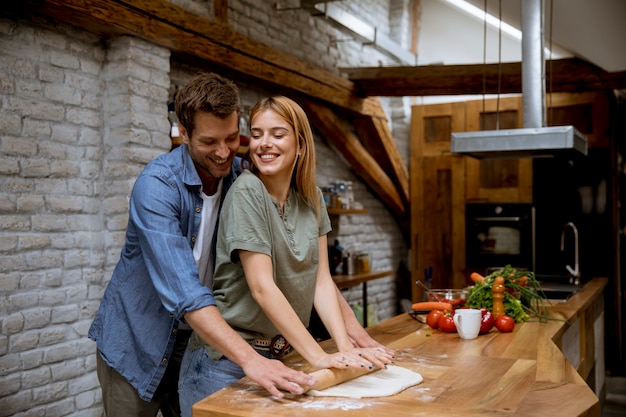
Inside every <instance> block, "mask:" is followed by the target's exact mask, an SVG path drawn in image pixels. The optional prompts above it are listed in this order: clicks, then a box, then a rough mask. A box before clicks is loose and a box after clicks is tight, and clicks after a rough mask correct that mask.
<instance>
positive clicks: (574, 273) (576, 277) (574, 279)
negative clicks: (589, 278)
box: [561, 222, 580, 285]
mask: <svg viewBox="0 0 626 417" xmlns="http://www.w3.org/2000/svg"><path fill="white" fill-rule="evenodd" d="M568 227H571V228H572V231H573V232H574V269H572V267H571V266H569V265H565V269H567V272H569V274H570V279H569V282H570V284H572V283H573V284H574V285H578V284H580V269H579V268H578V229H577V228H576V225H575V224H574V223H572V222H567V223H565V226H563V231H562V232H561V252H563V251H564V250H565V231H566V230H567V228H568Z"/></svg>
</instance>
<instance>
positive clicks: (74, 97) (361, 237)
mask: <svg viewBox="0 0 626 417" xmlns="http://www.w3.org/2000/svg"><path fill="white" fill-rule="evenodd" d="M173 2H175V3H176V4H178V5H182V6H184V7H188V8H189V9H190V10H192V11H195V12H196V13H198V14H203V15H205V16H208V17H210V16H211V7H212V2H202V1H193V0H175V1H174V0H173ZM281 3H282V1H281ZM390 3H398V2H397V1H382V0H381V1H376V0H367V1H363V2H356V1H344V2H341V4H343V5H345V7H347V8H349V10H350V11H351V12H352V13H355V14H358V15H359V16H360V17H362V18H368V19H373V18H374V16H380V15H384V16H391V13H390V11H389V7H390ZM273 4H274V2H266V1H251V0H247V1H246V0H232V1H229V6H230V9H229V19H230V22H229V24H230V25H231V26H232V27H233V28H235V29H236V30H238V31H241V32H242V33H245V34H247V35H249V36H253V37H255V38H256V39H258V40H259V41H261V42H264V43H267V44H269V45H270V46H272V47H275V48H277V49H281V50H284V51H286V52H289V53H292V54H294V55H296V56H298V58H300V59H303V60H310V61H311V62H313V63H315V64H316V65H319V66H322V67H324V68H325V69H327V70H329V71H332V72H335V73H339V70H338V67H341V66H346V67H349V66H359V65H368V66H370V65H378V63H379V62H384V63H390V62H391V61H390V58H389V57H388V56H386V55H385V54H383V53H381V52H378V51H376V50H375V49H373V48H371V47H369V46H365V45H361V44H360V43H358V42H333V39H346V38H348V35H347V34H345V33H343V32H341V31H340V30H338V29H337V28H336V27H333V26H331V25H329V24H328V23H327V22H325V20H324V19H323V18H317V17H312V16H310V15H309V14H308V13H307V12H304V11H289V12H280V15H279V16H280V18H277V13H276V11H275V10H274V5H273ZM393 15H395V16H399V17H397V19H405V18H406V16H403V15H402V13H398V10H397V8H396V9H395V12H394V13H393ZM393 19H395V18H392V20H389V21H387V20H385V19H383V20H384V21H383V22H381V27H383V28H385V29H388V28H389V27H390V26H393ZM302 28H310V30H311V31H315V33H317V34H318V36H310V35H307V34H306V32H307V31H306V30H303V29H302ZM303 33H305V34H304V35H303ZM394 36H395V35H394ZM398 36H401V34H398ZM399 41H400V40H399ZM0 45H2V48H0V231H1V233H2V239H0V415H16V416H26V415H29V416H71V415H76V416H101V415H102V408H101V405H100V398H101V394H100V388H99V385H98V381H97V378H96V375H95V355H94V351H95V345H94V343H93V342H91V341H90V340H89V339H88V338H87V336H86V335H87V331H88V328H89V325H90V324H91V320H92V318H93V315H94V314H95V311H96V309H97V308H98V305H99V301H100V298H101V296H102V294H103V291H104V288H105V286H106V283H107V282H108V280H109V278H110V275H111V272H112V269H113V267H114V266H115V263H116V262H117V260H118V258H119V252H120V249H121V245H122V243H123V239H124V232H125V229H126V222H127V210H128V195H129V192H130V189H131V187H132V184H133V183H134V181H135V179H136V176H137V174H138V173H139V172H140V170H141V169H142V168H143V166H145V164H146V163H147V162H148V161H150V160H151V159H153V158H154V157H155V156H157V155H158V154H161V153H163V152H167V150H168V149H169V147H170V142H169V137H168V132H169V122H168V119H167V106H166V105H167V103H168V101H169V100H170V99H171V97H172V96H173V94H174V92H175V90H176V87H177V86H179V85H181V84H182V83H184V82H185V81H186V80H187V79H188V78H189V77H190V76H191V75H192V74H194V73H195V72H197V71H198V69H196V68H192V67H188V66H186V65H183V64H180V63H177V62H172V63H170V53H169V51H168V50H167V49H164V48H162V47H159V46H156V45H154V44H151V43H148V42H145V41H143V40H140V39H137V38H133V37H119V38H114V39H109V40H103V39H100V38H99V37H97V36H95V35H93V34H90V33H87V32H85V31H83V30H81V29H77V28H73V27H70V26H67V25H59V24H56V23H54V22H49V21H46V20H45V19H41V18H33V19H32V20H30V21H21V20H20V21H18V20H11V19H8V18H1V19H0ZM225 75H227V74H225ZM240 87H241V89H242V98H243V101H244V104H245V105H248V106H251V105H253V104H254V103H255V102H256V101H257V100H258V99H259V98H261V97H263V96H265V95H268V94H272V92H271V91H264V90H261V89H258V88H257V87H256V86H254V85H246V84H240ZM382 101H383V106H384V108H385V110H386V111H387V114H388V116H389V118H390V125H391V127H392V131H393V133H394V137H395V138H396V141H397V143H398V146H399V148H400V151H401V152H402V153H403V154H404V155H406V157H407V158H408V112H407V108H406V105H405V100H404V99H383V100H382ZM316 149H317V156H318V182H319V183H320V185H324V184H327V183H329V182H330V181H334V180H337V179H342V180H351V181H353V182H354V192H355V199H356V200H357V201H359V202H361V203H363V205H364V206H365V207H366V208H367V209H368V211H369V212H368V214H366V215H350V216H340V217H338V218H333V227H334V230H333V232H332V233H331V235H330V237H329V241H330V242H332V241H333V240H334V239H335V238H336V239H338V240H339V241H340V242H341V244H342V245H344V246H345V247H347V248H350V249H352V250H355V251H363V252H368V253H370V255H371V261H372V262H371V263H372V268H373V269H391V270H395V269H397V267H398V265H399V263H400V262H401V261H403V260H405V259H406V257H407V247H406V244H405V243H404V241H403V238H402V234H401V232H400V230H399V228H398V225H397V224H396V223H395V222H394V221H393V220H392V218H391V216H390V215H389V213H388V212H387V210H386V209H385V208H384V206H383V204H382V203H381V202H380V201H379V200H378V199H377V198H376V197H374V195H373V194H372V193H371V192H370V191H369V190H368V188H367V185H366V184H364V183H363V182H362V181H361V180H360V179H359V178H358V177H357V176H356V175H355V174H354V173H353V172H352V170H351V169H350V167H348V166H347V164H346V163H345V161H344V160H343V159H342V158H341V156H340V155H339V154H338V153H337V152H336V151H335V150H334V149H333V148H332V147H331V146H329V145H328V143H327V142H326V141H325V139H324V138H323V137H316ZM393 281H394V280H393V277H389V278H385V279H381V280H377V281H373V282H371V283H369V284H368V288H369V289H370V290H369V294H370V303H371V304H372V305H373V306H374V308H375V309H376V312H377V315H378V318H379V319H380V320H383V319H387V318H390V317H392V316H393V315H395V314H396V300H395V298H396V296H395V285H394V282H393ZM345 296H346V298H347V299H348V300H349V302H351V303H358V302H360V297H361V291H360V286H359V287H355V288H354V289H352V290H350V291H347V292H346V293H345Z"/></svg>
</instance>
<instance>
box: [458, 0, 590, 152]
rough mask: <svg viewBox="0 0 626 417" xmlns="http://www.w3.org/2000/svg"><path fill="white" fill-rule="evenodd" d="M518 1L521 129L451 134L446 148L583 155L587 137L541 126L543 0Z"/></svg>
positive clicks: (573, 130) (564, 128)
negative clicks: (520, 44)
mask: <svg viewBox="0 0 626 417" xmlns="http://www.w3.org/2000/svg"><path fill="white" fill-rule="evenodd" d="M521 4H522V102H523V109H524V113H523V128H522V129H507V130H483V131H479V132H459V133H452V138H451V143H450V151H451V152H454V153H460V154H463V155H468V156H472V157H474V158H478V159H483V158H527V157H530V158H534V157H554V156H564V157H574V156H579V155H587V138H586V137H585V136H584V135H583V134H581V133H580V132H579V131H578V130H576V128H574V127H573V126H556V127H545V114H546V109H545V107H546V104H545V103H546V100H545V60H544V54H543V50H544V42H543V1H542V0H522V2H521Z"/></svg>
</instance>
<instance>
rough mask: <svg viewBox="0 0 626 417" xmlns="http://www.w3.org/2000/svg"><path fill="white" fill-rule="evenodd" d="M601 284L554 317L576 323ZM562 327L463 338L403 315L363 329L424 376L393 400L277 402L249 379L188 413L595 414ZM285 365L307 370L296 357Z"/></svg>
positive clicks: (380, 416)
mask: <svg viewBox="0 0 626 417" xmlns="http://www.w3.org/2000/svg"><path fill="white" fill-rule="evenodd" d="M605 285H606V279H594V280H592V281H591V282H589V283H588V284H587V285H586V286H585V287H584V289H583V290H582V291H581V292H579V293H578V294H576V295H574V296H573V297H571V298H570V299H569V300H568V302H566V303H559V304H556V305H555V306H554V307H551V314H552V315H553V316H554V317H557V318H561V319H564V320H569V322H573V321H574V320H575V319H576V318H577V317H578V315H579V314H580V313H581V312H584V309H586V308H587V307H588V306H589V305H591V303H592V302H593V301H594V300H595V299H596V298H597V297H598V296H599V295H600V294H601V293H602V290H603V288H604V286H605ZM567 327H568V324H567V323H566V322H565V321H563V320H554V321H548V322H547V323H539V322H537V321H534V322H533V321H529V322H526V323H518V324H517V325H516V326H515V330H514V331H513V332H512V333H500V332H498V331H497V330H496V329H495V328H494V329H492V331H491V332H490V333H488V334H486V335H481V336H479V337H478V338H477V339H474V340H463V339H460V338H459V336H458V335H457V334H456V333H443V332H440V331H439V330H431V329H430V328H429V327H428V326H426V325H424V324H422V323H420V322H418V321H416V320H415V319H413V318H411V317H410V316H409V315H408V314H402V315H399V316H397V317H394V318H392V319H390V320H387V321H385V322H382V323H379V324H377V325H374V326H372V327H370V328H368V332H369V333H370V334H371V335H372V337H374V338H375V339H376V340H378V341H379V342H381V343H383V344H386V345H388V346H390V347H392V348H394V349H396V351H397V355H396V356H397V357H396V363H397V364H398V365H400V366H403V367H406V368H408V369H412V370H414V371H416V372H419V373H420V374H422V376H423V377H424V382H422V383H421V384H419V385H416V386H413V387H411V388H409V389H407V390H405V391H403V392H401V393H399V394H397V395H394V396H391V397H381V398H363V399H353V398H333V397H327V398H324V397H309V396H307V395H301V396H298V395H290V394H288V395H287V396H286V397H285V398H283V399H280V400H278V399H276V398H273V397H272V396H270V395H269V394H268V393H267V391H265V390H264V389H263V388H261V387H259V386H258V385H256V384H255V383H254V382H253V381H251V380H250V379H249V378H247V377H246V378H243V379H242V380H240V381H238V382H237V383H235V384H233V385H231V386H229V387H227V388H225V389H223V390H221V391H219V392H217V393H215V394H213V395H212V396H209V397H207V398H205V399H204V400H202V401H200V402H198V403H197V404H196V405H194V408H193V416H194V417H208V416H231V417H232V416H246V417H247V416H249V417H252V416H255V417H258V416H272V417H279V416H294V415H297V416H320V415H324V416H328V415H342V416H347V415H350V416H376V417H387V416H389V417H397V416H417V415H419V416H444V415H445V416H458V417H461V416H463V417H472V416H476V417H478V416H515V417H530V416H567V417H571V416H600V404H599V400H598V398H597V397H596V396H595V394H594V392H593V391H592V390H591V389H590V388H589V386H588V385H587V384H586V383H585V381H584V380H583V379H582V378H581V377H580V375H579V374H578V373H577V372H576V370H575V369H574V368H573V367H572V365H571V364H570V363H569V362H568V361H567V359H566V358H565V356H564V355H563V353H562V352H561V351H560V350H559V348H558V347H557V345H556V344H555V343H554V342H553V340H557V339H560V337H561V336H562V334H563V332H564V331H565V329H566V328H567ZM324 343H327V342H324ZM325 347H326V348H327V349H328V350H329V351H330V350H331V349H330V348H328V347H327V346H325ZM285 362H286V363H287V364H288V365H289V366H291V367H293V368H295V369H302V370H303V371H305V372H310V371H311V370H312V369H311V368H310V366H309V365H308V364H307V363H306V362H304V361H303V360H302V359H301V358H300V357H299V356H298V355H297V354H292V355H289V356H288V357H287V358H285Z"/></svg>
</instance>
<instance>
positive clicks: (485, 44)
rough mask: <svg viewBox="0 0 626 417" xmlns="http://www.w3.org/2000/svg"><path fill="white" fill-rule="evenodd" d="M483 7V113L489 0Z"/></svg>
mask: <svg viewBox="0 0 626 417" xmlns="http://www.w3.org/2000/svg"><path fill="white" fill-rule="evenodd" d="M483 9H484V10H485V17H484V18H483V114H485V112H486V108H485V100H486V99H485V95H486V94H487V0H485V1H484V4H483ZM484 129H485V123H484V120H483V118H481V120H480V130H484Z"/></svg>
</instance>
